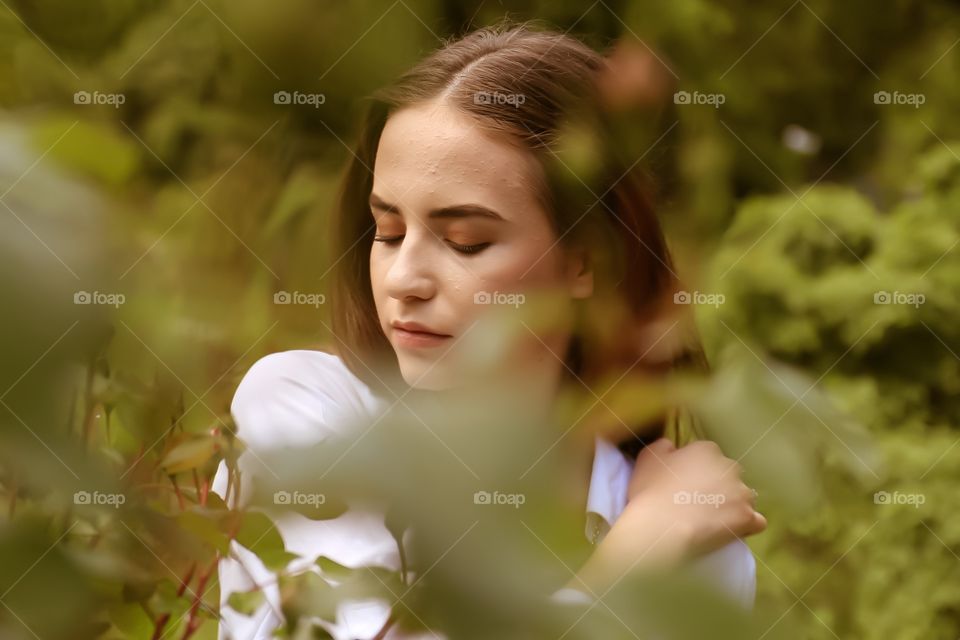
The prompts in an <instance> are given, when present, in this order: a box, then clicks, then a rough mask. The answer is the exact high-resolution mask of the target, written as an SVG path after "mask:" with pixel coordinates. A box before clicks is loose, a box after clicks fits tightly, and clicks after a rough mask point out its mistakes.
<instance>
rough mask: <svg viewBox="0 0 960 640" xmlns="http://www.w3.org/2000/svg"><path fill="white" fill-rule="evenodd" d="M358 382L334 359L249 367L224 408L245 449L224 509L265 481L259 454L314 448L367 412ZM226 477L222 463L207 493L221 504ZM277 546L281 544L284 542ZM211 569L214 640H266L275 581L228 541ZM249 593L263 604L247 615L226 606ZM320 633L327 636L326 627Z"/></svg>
mask: <svg viewBox="0 0 960 640" xmlns="http://www.w3.org/2000/svg"><path fill="white" fill-rule="evenodd" d="M358 382H359V381H358V380H357V379H356V378H354V377H353V376H352V375H351V374H349V372H348V370H347V369H346V367H345V365H344V364H343V363H342V361H340V360H339V358H337V357H336V356H333V355H330V354H327V353H322V352H319V351H286V352H281V353H275V354H271V355H268V356H265V357H263V358H261V359H260V360H258V361H257V362H256V363H254V365H253V366H252V367H251V368H250V370H249V371H248V372H247V374H246V375H245V376H244V377H243V379H242V380H241V382H240V385H239V386H238V387H237V390H236V393H235V394H234V397H233V401H232V403H231V407H230V412H231V414H232V415H233V418H234V422H235V424H236V428H237V437H238V438H239V439H240V440H241V441H242V442H243V444H244V445H245V449H244V452H243V453H242V454H241V455H240V457H239V458H238V460H237V466H238V469H239V471H240V478H241V483H240V489H239V498H238V499H236V500H234V499H233V496H231V498H230V501H231V504H230V506H231V507H242V506H244V505H245V504H246V503H247V502H248V500H249V496H250V493H251V491H250V489H251V484H252V483H254V482H256V481H257V479H258V478H266V477H269V476H270V475H271V473H272V472H271V470H270V468H269V467H268V465H267V463H266V462H265V461H264V459H266V458H267V456H265V455H264V454H266V453H268V452H271V451H276V450H278V449H284V448H289V447H301V446H309V445H312V444H316V443H318V442H322V441H323V440H325V439H327V438H329V437H330V436H332V435H335V434H337V433H338V432H339V431H340V430H341V429H343V428H345V426H344V425H349V424H353V423H354V421H356V420H357V419H358V418H359V417H360V416H362V415H363V414H364V413H366V412H369V411H370V410H371V409H372V406H373V403H374V402H375V399H374V398H373V396H372V395H370V393H369V390H367V389H366V388H365V387H364V386H362V385H361V384H358ZM274 459H275V458H274ZM227 477H228V469H227V466H226V463H225V462H221V463H220V467H219V469H218V471H217V474H216V476H215V478H214V482H213V487H212V488H213V491H214V492H216V493H217V494H219V495H220V496H221V497H224V498H225V499H226V490H227V484H228V483H227ZM231 493H232V492H231ZM296 516H297V514H292V517H296ZM350 518H355V515H354V514H351V515H349V516H347V518H345V522H344V524H347V522H346V520H349V519H350ZM353 522H355V523H357V524H366V523H360V522H359V521H358V520H354V521H353ZM277 524H278V529H279V530H280V532H281V535H283V534H284V533H285V531H284V527H282V526H280V524H281V523H280V522H279V521H278V523H277ZM313 525H314V526H316V525H317V523H313ZM301 529H302V527H301ZM290 530H294V531H295V527H291V528H288V529H287V531H288V532H289V531H290ZM330 530H331V531H333V530H334V529H333V528H332V527H331V528H330ZM325 531H326V529H325ZM295 532H296V531H295ZM285 541H286V542H289V541H288V540H286V537H285ZM301 560H304V559H301ZM305 560H306V562H303V561H301V562H300V563H299V564H300V565H301V566H302V568H304V569H306V568H309V567H310V566H311V565H313V562H312V561H313V558H305ZM296 563H297V560H294V561H293V563H291V566H290V567H288V569H293V568H294V564H296ZM218 570H219V578H220V616H221V618H220V628H219V636H218V637H219V638H220V640H228V639H230V640H251V639H260V638H272V637H273V636H272V634H273V632H274V630H275V629H276V628H277V627H279V625H280V624H281V622H282V620H283V616H282V614H281V611H280V593H279V588H278V585H277V578H278V576H277V574H276V573H275V572H273V571H271V570H269V569H268V568H267V567H266V566H265V565H264V564H263V562H261V561H260V559H259V557H258V556H257V555H256V554H255V553H254V552H253V551H251V550H250V549H247V548H245V547H244V546H242V545H241V544H239V543H238V542H236V541H235V540H234V541H231V542H230V549H229V553H228V555H226V556H225V557H223V558H222V559H221V560H220V563H219V567H218ZM257 588H259V589H261V590H262V591H263V594H264V596H265V597H264V601H263V602H262V604H261V605H260V606H259V608H258V609H257V610H255V611H254V612H253V613H252V614H251V615H245V614H242V613H240V612H238V611H235V610H234V609H233V608H231V607H230V605H229V598H230V595H231V594H233V593H235V592H244V591H251V590H253V589H257ZM374 622H375V621H374ZM328 631H330V632H331V633H335V629H334V628H333V627H332V626H331V628H329V629H328ZM334 637H340V636H334Z"/></svg>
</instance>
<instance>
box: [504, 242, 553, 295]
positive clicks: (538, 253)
mask: <svg viewBox="0 0 960 640" xmlns="http://www.w3.org/2000/svg"><path fill="white" fill-rule="evenodd" d="M553 245H554V243H553V239H552V238H550V237H549V236H546V237H537V236H533V237H530V238H525V239H524V241H522V242H518V243H516V244H510V245H504V246H502V247H500V251H499V254H498V255H497V256H496V257H497V259H496V260H495V261H493V264H492V267H491V269H489V270H488V271H487V272H486V273H485V280H486V284H487V285H491V286H492V285H496V286H498V287H499V288H500V290H503V291H522V290H527V289H531V288H537V287H544V286H551V285H555V284H557V283H558V282H559V280H560V277H561V269H560V261H559V251H558V248H557V247H556V246H553ZM491 257H492V256H491Z"/></svg>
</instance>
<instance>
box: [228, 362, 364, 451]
mask: <svg viewBox="0 0 960 640" xmlns="http://www.w3.org/2000/svg"><path fill="white" fill-rule="evenodd" d="M381 403H382V400H381V399H380V398H378V397H377V396H375V395H374V394H373V392H372V391H371V390H370V388H369V387H367V385H366V384H364V382H363V381H362V380H360V379H359V378H358V377H357V376H356V375H354V374H353V372H352V371H350V369H349V368H348V367H347V365H346V363H344V362H343V360H342V359H340V358H339V357H338V356H336V355H333V354H330V353H325V352H323V351H312V350H303V349H299V350H293V351H282V352H279V353H272V354H269V355H267V356H264V357H262V358H260V359H259V360H257V361H256V362H255V363H254V364H253V366H251V367H250V369H249V370H248V371H247V373H246V375H244V376H243V379H242V380H241V381H240V384H239V386H238V387H237V390H236V393H235V394H234V396H233V402H232V403H231V405H230V413H231V414H232V415H233V418H234V421H235V422H236V425H237V435H238V436H239V437H240V438H241V439H243V440H244V441H245V442H246V443H247V445H248V446H252V447H254V448H256V447H257V446H258V445H259V446H278V445H279V446H283V445H286V446H296V445H303V444H310V443H314V442H317V441H318V440H320V439H323V437H325V436H327V435H329V434H331V433H336V432H340V431H342V430H343V429H346V428H348V427H349V426H350V423H352V422H357V421H360V420H363V419H364V418H366V417H369V416H371V415H373V414H374V413H376V411H377V410H378V408H379V407H380V405H381Z"/></svg>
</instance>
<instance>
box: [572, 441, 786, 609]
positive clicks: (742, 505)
mask: <svg viewBox="0 0 960 640" xmlns="http://www.w3.org/2000/svg"><path fill="white" fill-rule="evenodd" d="M742 471H743V469H742V467H741V466H740V465H739V464H738V463H737V462H736V461H734V460H731V459H730V458H727V457H725V456H724V455H723V453H722V452H721V451H720V447H719V446H718V445H717V444H716V443H714V442H711V441H697V442H693V443H691V444H689V445H687V446H685V447H682V448H680V449H677V448H676V447H675V446H674V445H673V443H672V442H671V441H669V440H667V439H666V438H661V439H660V440H657V441H656V442H653V443H651V444H650V445H648V446H647V447H646V448H644V449H643V450H642V451H641V452H640V454H639V455H638V456H637V461H636V464H635V465H634V470H633V474H632V476H631V478H630V486H629V489H628V493H627V495H628V498H627V506H626V508H625V509H624V511H623V513H622V514H621V516H620V517H619V518H618V519H617V521H616V522H615V523H614V525H613V527H612V528H611V529H610V531H609V532H608V534H607V536H606V537H605V538H604V539H603V540H602V541H601V542H600V544H599V545H598V546H597V549H596V551H595V552H594V554H593V556H591V558H590V560H589V561H588V562H587V563H586V564H585V565H584V567H583V569H582V570H581V572H580V573H579V575H578V578H577V580H574V581H571V582H570V583H569V586H570V587H573V588H582V587H583V584H582V583H581V581H582V582H583V583H586V586H587V587H588V588H590V589H591V590H594V591H596V590H597V589H600V590H601V592H602V591H605V590H606V588H607V587H608V586H609V585H610V584H612V583H614V582H616V581H617V580H619V578H620V577H621V576H622V575H623V574H625V573H626V572H627V571H629V570H630V569H631V568H633V567H635V566H638V565H641V563H643V565H644V566H657V567H669V566H671V565H675V564H678V563H680V562H682V561H683V560H685V559H688V558H691V557H695V556H697V555H700V554H703V553H706V552H709V551H712V550H714V549H718V548H720V547H723V546H724V545H726V544H728V543H730V542H732V541H733V540H735V539H736V538H743V537H746V536H749V535H752V534H755V533H760V532H761V531H763V530H764V529H766V527H767V521H766V519H765V518H764V517H763V516H762V515H761V514H759V513H757V512H756V511H755V510H754V500H755V494H754V492H753V490H752V489H750V488H749V487H747V486H746V485H745V484H744V483H743V482H742V481H741V479H740V474H741V473H742ZM578 583H580V584H579V585H578Z"/></svg>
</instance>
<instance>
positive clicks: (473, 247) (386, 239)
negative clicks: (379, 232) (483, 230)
mask: <svg viewBox="0 0 960 640" xmlns="http://www.w3.org/2000/svg"><path fill="white" fill-rule="evenodd" d="M401 240H403V236H374V238H373V241H374V242H382V243H384V244H386V245H388V246H393V245H395V244H396V243H398V242H400V241H401ZM447 244H449V245H450V246H451V247H453V249H454V250H455V251H458V252H460V253H466V254H473V253H479V252H481V251H483V250H484V249H486V248H487V247H489V246H490V244H491V243H489V242H481V243H480V244H457V243H456V242H451V241H449V240H447Z"/></svg>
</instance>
